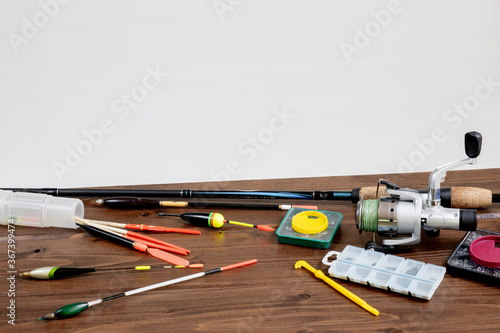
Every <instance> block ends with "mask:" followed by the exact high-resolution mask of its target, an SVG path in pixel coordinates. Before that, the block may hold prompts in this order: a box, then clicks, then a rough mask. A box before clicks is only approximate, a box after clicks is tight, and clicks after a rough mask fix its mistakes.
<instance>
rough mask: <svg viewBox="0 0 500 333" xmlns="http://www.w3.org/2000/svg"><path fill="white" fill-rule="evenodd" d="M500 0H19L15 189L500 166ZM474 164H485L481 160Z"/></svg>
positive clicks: (6, 90)
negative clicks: (478, 138)
mask: <svg viewBox="0 0 500 333" xmlns="http://www.w3.org/2000/svg"><path fill="white" fill-rule="evenodd" d="M499 14H500V2H498V1H494V0H492V1H456V0H449V1H407V0H401V1H397V0H390V1H368V0H364V1H347V0H344V1H340V0H337V1H333V0H332V1H320V0H281V1H278V0H273V1H269V0H252V1H248V0H247V1H244V0H208V1H165V0H158V1H139V0H137V1H132V0H130V1H124V0H108V1H97V0H85V1H83V0H73V1H67V0H65V1H63V0H40V1H1V2H0V16H1V20H0V22H1V30H0V34H1V35H2V36H3V38H1V39H0V46H1V48H0V50H1V51H0V52H1V55H0V56H1V59H0V70H1V72H0V75H1V76H0V110H1V115H2V118H1V125H2V126H1V133H0V138H1V141H0V142H1V143H0V145H1V149H2V156H3V158H2V163H1V164H0V172H1V178H2V179H1V182H0V183H1V185H2V187H14V186H22V187H50V186H53V187H72V186H99V185H101V186H103V185H119V184H148V183H176V182H195V181H212V180H220V181H222V180H227V179H232V180H236V179H262V178H288V177H309V176H334V175H347V174H371V173H392V172H408V171H431V170H432V169H434V168H436V167H437V166H439V165H442V164H444V163H447V162H451V161H454V160H457V159H461V158H463V157H465V153H464V150H463V135H464V133H465V132H467V131H470V130H477V131H479V132H481V133H482V134H483V137H484V142H483V151H482V155H481V156H480V157H479V159H478V165H477V166H476V168H493V167H500V155H499V154H498V145H499V143H500V131H499V130H498V127H499V124H500V112H499V110H500V108H499V107H500V66H499V65H500V43H499V41H500V20H499V17H500V15H499ZM469 168H470V167H469Z"/></svg>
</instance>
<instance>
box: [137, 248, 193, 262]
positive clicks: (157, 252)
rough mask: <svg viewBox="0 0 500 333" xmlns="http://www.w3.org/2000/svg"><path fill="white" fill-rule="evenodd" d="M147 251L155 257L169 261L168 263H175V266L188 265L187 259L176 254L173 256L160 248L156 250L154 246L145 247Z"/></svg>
mask: <svg viewBox="0 0 500 333" xmlns="http://www.w3.org/2000/svg"><path fill="white" fill-rule="evenodd" d="M147 252H148V253H149V254H150V255H151V256H153V257H155V258H156V259H160V260H163V261H166V262H169V263H171V264H173V265H176V266H189V261H188V260H186V259H183V258H180V257H177V256H174V255H173V254H170V253H168V252H165V251H162V250H158V249H154V248H150V247H149V248H148V249H147Z"/></svg>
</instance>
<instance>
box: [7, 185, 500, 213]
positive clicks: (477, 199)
mask: <svg viewBox="0 0 500 333" xmlns="http://www.w3.org/2000/svg"><path fill="white" fill-rule="evenodd" d="M376 189H377V187H376V186H373V187H361V188H355V189H353V190H352V191H260V190H254V191H245V190H234V191H226V190H212V191H203V190H151V189H96V188H82V189H78V188H74V189H71V188H70V189H64V188H6V189H3V190H9V191H14V192H31V193H43V194H49V195H52V196H62V197H112V196H113V197H114V196H133V197H156V198H195V199H212V198H226V199H286V200H339V201H352V202H353V203H357V202H358V201H359V200H361V199H373V198H376V197H377V194H378V196H380V195H385V192H384V191H383V187H382V186H381V187H380V190H379V192H377V191H376ZM419 192H420V193H421V194H422V195H425V194H426V193H427V190H419ZM441 200H442V205H443V206H445V207H453V208H487V207H489V206H490V205H491V203H492V202H495V203H497V202H500V194H492V192H491V191H490V190H488V189H483V188H477V187H451V188H441Z"/></svg>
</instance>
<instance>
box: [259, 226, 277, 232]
mask: <svg viewBox="0 0 500 333" xmlns="http://www.w3.org/2000/svg"><path fill="white" fill-rule="evenodd" d="M256 227H257V229H259V230H262V231H274V229H273V228H271V227H269V226H267V225H257V226H256Z"/></svg>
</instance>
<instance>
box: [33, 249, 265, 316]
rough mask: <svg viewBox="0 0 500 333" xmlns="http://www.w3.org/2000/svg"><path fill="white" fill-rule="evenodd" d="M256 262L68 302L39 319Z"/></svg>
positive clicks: (251, 262)
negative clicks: (102, 296) (101, 296)
mask: <svg viewBox="0 0 500 333" xmlns="http://www.w3.org/2000/svg"><path fill="white" fill-rule="evenodd" d="M256 262H257V259H252V260H248V261H243V262H240V263H236V264H232V265H228V266H224V267H219V268H215V269H212V270H209V271H205V272H200V273H195V274H191V275H187V276H184V277H180V278H177V279H172V280H168V281H164V282H160V283H157V284H152V285H149V286H146V287H142V288H137V289H133V290H129V291H126V292H123V293H119V294H116V295H112V296H108V297H104V298H99V299H96V300H94V301H90V302H79V303H71V304H67V305H65V306H63V307H61V308H59V309H57V310H56V311H54V312H51V313H48V314H46V315H45V316H43V317H41V318H39V320H49V319H66V318H70V317H73V316H76V315H78V314H80V313H82V312H83V311H85V310H87V309H88V308H89V307H91V306H95V305H97V304H101V303H104V302H108V301H111V300H114V299H117V298H121V297H125V296H131V295H135V294H139V293H142V292H145V291H149V290H153V289H156V288H161V287H165V286H168V285H172V284H175V283H179V282H184V281H188V280H192V279H196V278H200V277H203V276H206V275H209V274H213V273H218V272H224V271H228V270H230V269H234V268H238V267H242V266H247V265H252V264H255V263H256Z"/></svg>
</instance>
